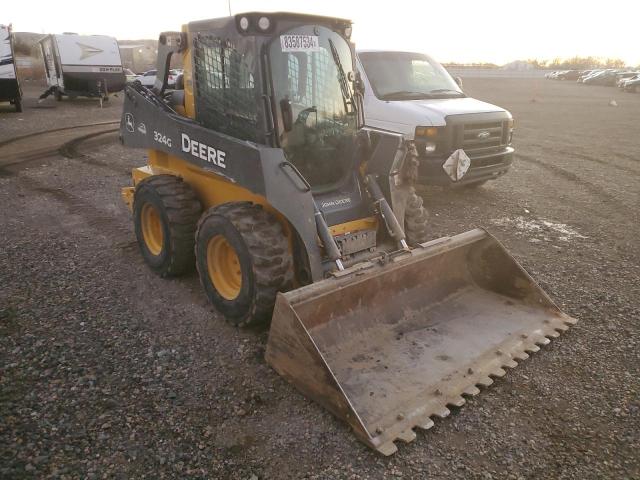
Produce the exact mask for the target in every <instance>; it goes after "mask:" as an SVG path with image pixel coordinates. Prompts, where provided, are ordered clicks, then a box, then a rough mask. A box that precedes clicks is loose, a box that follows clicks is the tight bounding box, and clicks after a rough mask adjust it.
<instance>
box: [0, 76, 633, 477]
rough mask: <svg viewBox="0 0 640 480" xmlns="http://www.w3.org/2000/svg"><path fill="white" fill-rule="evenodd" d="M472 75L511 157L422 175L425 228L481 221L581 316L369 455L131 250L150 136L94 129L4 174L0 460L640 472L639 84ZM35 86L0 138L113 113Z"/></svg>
mask: <svg viewBox="0 0 640 480" xmlns="http://www.w3.org/2000/svg"><path fill="white" fill-rule="evenodd" d="M465 87H466V90H467V92H468V93H469V94H470V95H472V96H476V97H477V98H480V99H483V100H487V101H489V102H494V103H497V104H499V105H501V106H504V107H506V108H508V109H509V110H510V111H511V112H512V113H513V115H514V117H515V119H516V135H515V146H516V149H517V155H516V158H515V162H514V165H513V168H512V169H511V171H510V172H509V173H508V174H507V175H506V176H504V177H502V178H500V179H499V180H497V181H495V182H493V183H489V184H487V185H486V186H484V187H482V188H479V189H477V190H465V191H451V190H443V189H437V188H434V189H424V190H422V191H421V193H422V194H423V196H424V198H425V204H426V205H427V206H428V207H429V210H430V212H431V220H432V229H433V237H434V238H436V237H439V236H442V235H447V234H453V233H459V232H462V231H466V230H469V229H471V228H473V227H477V226H483V227H486V228H487V229H488V230H489V231H490V232H492V233H493V234H494V235H496V236H497V237H498V238H499V239H500V240H501V241H503V242H504V243H505V244H506V246H507V248H508V249H509V250H510V252H511V253H512V254H513V255H514V256H515V257H516V258H517V259H518V260H519V261H520V262H521V263H522V264H523V265H524V266H525V268H527V269H528V271H529V272H530V273H531V274H532V276H533V277H534V278H536V280H538V282H539V283H540V284H541V285H542V287H543V288H544V289H545V290H546V291H547V292H548V293H549V294H550V295H551V296H552V297H553V298H554V299H555V300H556V302H557V303H558V304H559V305H560V306H561V308H563V309H564V310H565V311H566V312H567V313H569V314H570V315H572V316H574V317H576V318H578V319H579V320H580V322H579V323H578V325H576V326H575V327H573V328H572V329H571V330H569V332H567V333H565V334H564V335H562V336H561V337H560V338H558V339H556V340H554V341H552V342H551V344H550V345H548V346H546V347H543V348H542V349H541V351H540V352H539V353H536V354H534V355H532V357H531V358H530V359H528V360H526V361H524V362H522V363H521V364H520V366H519V367H518V368H516V369H514V370H511V371H509V372H508V373H507V375H506V376H505V377H503V378H502V379H500V380H497V381H496V382H495V383H494V385H492V386H491V387H489V388H487V389H486V390H484V391H483V392H482V393H481V394H480V395H478V396H477V397H474V398H473V399H470V400H469V401H468V402H467V404H466V405H465V406H463V407H462V408H460V409H457V410H455V411H454V412H453V413H452V415H451V416H450V417H448V418H446V419H443V420H440V421H437V422H436V425H435V427H434V428H432V429H431V430H428V431H426V432H422V431H419V432H418V438H417V439H416V440H415V441H414V442H413V443H411V444H408V445H400V446H399V451H398V452H397V453H396V454H395V455H394V456H392V457H389V458H385V457H381V456H379V455H377V454H376V453H374V452H372V451H370V450H368V449H367V448H366V447H365V446H364V445H362V444H361V443H359V442H358V441H357V440H356V439H355V437H354V436H353V435H352V434H351V433H350V432H349V430H348V428H347V427H346V426H345V425H344V424H342V423H341V422H339V421H338V420H336V419H335V418H334V417H332V416H331V415H330V414H329V413H327V412H326V411H324V410H323V409H322V408H321V407H319V406H318V405H316V404H314V403H312V402H311V401H309V400H307V399H306V398H305V397H303V396H302V395H300V394H299V393H298V392H297V391H296V390H295V389H293V387H291V386H290V385H289V384H287V383H286V382H285V381H284V380H283V379H282V378H280V377H279V376H278V375H277V374H276V373H275V372H273V371H272V370H271V369H270V367H269V366H268V365H267V364H266V363H265V361H264V346H265V343H266V333H265V332H255V331H244V330H238V329H236V328H234V327H232V326H229V325H228V324H226V323H225V322H224V320H223V319H222V318H221V317H220V315H218V314H216V313H215V311H214V310H213V309H212V307H210V306H209V304H208V303H207V300H206V298H205V296H204V294H203V293H202V292H201V290H200V286H199V284H198V281H197V278H196V276H195V275H190V276H188V277H186V278H181V279H176V280H162V279H160V278H158V277H157V276H155V275H154V274H152V273H151V272H150V271H149V270H148V269H147V268H146V267H145V265H144V264H143V262H142V259H141V256H140V255H139V253H138V251H137V246H136V243H135V237H134V234H133V229H132V224H131V219H130V215H129V212H128V210H127V209H126V208H125V206H124V204H123V202H122V201H121V199H120V187H122V186H126V185H129V183H130V179H129V173H128V172H129V171H130V169H131V167H133V166H137V165H140V164H142V163H144V152H142V151H132V150H125V149H124V148H123V147H121V146H120V145H119V144H118V143H117V142H116V136H115V135H113V134H110V135H105V136H102V137H95V138H93V139H91V140H89V141H88V142H86V143H84V144H82V145H81V146H79V147H78V148H79V149H80V153H81V154H83V155H80V156H76V158H65V157H62V156H58V155H49V156H48V157H44V158H38V159H37V160H32V161H30V162H26V163H24V164H15V165H13V166H12V167H8V168H6V169H4V170H3V171H2V174H1V175H0V205H1V208H0V226H1V228H0V285H1V288H0V477H3V478H220V479H227V478H229V479H242V480H250V479H254V480H255V479H285V478H287V479H288V478H295V479H298V478H310V479H311V478H313V479H361V478H362V479H364V478H367V479H380V478H407V479H426V478H478V479H491V478H496V479H497V478H512V479H520V478H571V479H573V478H575V479H585V478H628V479H631V478H640V455H638V452H639V451H640V398H639V394H640V368H639V367H640V334H639V328H640V305H639V299H640V242H639V241H638V237H639V235H640V227H639V226H638V225H639V220H640V218H639V213H638V212H639V208H640V137H639V134H640V95H634V94H625V93H621V92H619V91H617V90H616V89H613V88H606V87H588V86H580V85H577V84H575V83H574V82H552V81H546V80H542V79H539V80H538V79H497V78H496V79H465ZM28 93H29V95H31V98H29V99H28V100H27V102H26V107H27V108H26V111H25V113H23V114H20V115H18V114H14V113H10V109H9V108H8V107H7V108H4V107H1V106H0V142H1V141H2V140H6V139H7V138H11V137H13V136H16V135H22V134H25V133H28V132H34V131H38V130H43V129H47V128H55V127H60V126H65V125H76V124H81V123H89V122H98V121H106V120H112V119H118V117H119V113H120V112H119V106H120V105H121V103H120V99H113V101H112V102H110V104H109V106H108V107H106V108H105V109H102V110H100V109H99V108H97V103H96V102H92V101H81V100H77V101H74V102H68V101H63V102H62V103H58V104H56V102H55V101H53V100H48V101H47V102H48V105H51V107H49V108H34V106H35V101H34V100H33V96H35V95H36V93H35V92H28ZM37 93H40V92H39V91H38V92H37ZM612 99H615V100H616V102H617V104H618V106H617V107H613V106H609V101H610V100H612ZM34 141H37V140H34ZM2 149H3V147H1V146H0V163H2V155H3V152H2Z"/></svg>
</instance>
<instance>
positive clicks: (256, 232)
mask: <svg viewBox="0 0 640 480" xmlns="http://www.w3.org/2000/svg"><path fill="white" fill-rule="evenodd" d="M217 235H222V236H223V237H224V238H225V239H226V241H227V242H228V243H229V244H230V245H231V247H233V249H234V250H235V252H236V254H237V256H238V260H239V263H240V270H241V277H242V283H241V287H240V292H239V294H238V296H237V297H236V298H234V299H232V300H228V299H226V298H224V297H223V296H222V295H220V294H219V293H218V291H217V290H216V288H215V286H214V285H213V282H212V281H211V278H210V277H209V272H208V268H207V246H208V243H209V240H210V239H211V238H213V237H215V236H217ZM292 264H293V260H292V258H291V253H290V252H289V242H288V241H287V237H286V235H285V233H284V230H283V228H282V225H281V224H280V222H279V221H278V220H277V219H276V218H275V217H274V216H273V215H271V214H270V213H268V212H266V211H265V210H264V209H263V208H262V206H260V205H256V204H253V203H251V202H232V203H224V204H222V205H218V206H216V207H212V208H210V209H209V210H208V211H207V212H206V213H205V214H204V215H203V216H202V218H201V219H200V221H199V222H198V230H197V233H196V267H197V269H198V275H199V276H200V283H201V284H202V287H203V288H204V291H205V293H206V295H207V297H208V298H209V300H210V301H211V303H212V304H213V305H214V306H215V307H216V309H217V310H218V311H219V312H220V313H222V314H223V315H224V316H225V318H226V319H227V320H228V321H229V322H230V323H232V324H234V325H236V326H241V327H245V326H260V325H266V324H267V323H268V322H269V321H270V320H271V314H272V313H273V306H274V303H275V301H276V295H277V293H278V292H279V291H284V290H286V288H287V287H288V284H289V282H290V277H291V272H292Z"/></svg>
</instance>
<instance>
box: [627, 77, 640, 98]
mask: <svg viewBox="0 0 640 480" xmlns="http://www.w3.org/2000/svg"><path fill="white" fill-rule="evenodd" d="M624 91H625V92H633V93H640V74H639V75H636V76H635V77H634V78H633V79H629V80H627V81H626V83H625V84H624Z"/></svg>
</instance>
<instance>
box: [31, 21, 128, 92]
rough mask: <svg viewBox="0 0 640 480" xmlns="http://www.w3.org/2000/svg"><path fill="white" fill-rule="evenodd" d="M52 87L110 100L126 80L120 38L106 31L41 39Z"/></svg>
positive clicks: (56, 90) (45, 64)
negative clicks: (102, 33) (106, 33)
mask: <svg viewBox="0 0 640 480" xmlns="http://www.w3.org/2000/svg"><path fill="white" fill-rule="evenodd" d="M40 48H41V49H42V58H43V59H44V68H45V72H46V75H47V85H48V86H49V89H48V90H47V91H46V92H45V93H43V94H42V95H41V96H40V98H41V99H43V98H46V97H47V96H49V95H52V94H53V95H55V97H56V100H62V97H63V96H64V95H66V96H68V97H70V98H75V97H97V98H103V99H105V100H107V99H108V98H109V97H108V95H109V94H110V93H114V92H119V91H121V90H122V89H123V88H124V85H125V83H126V79H125V75H124V72H123V70H122V61H121V59H120V49H119V48H118V41H117V40H116V39H115V38H113V37H107V36H104V35H76V34H69V33H65V34H63V35H47V36H46V37H44V38H43V39H42V40H40Z"/></svg>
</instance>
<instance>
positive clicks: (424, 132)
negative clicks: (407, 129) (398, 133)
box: [416, 127, 438, 140]
mask: <svg viewBox="0 0 640 480" xmlns="http://www.w3.org/2000/svg"><path fill="white" fill-rule="evenodd" d="M426 138H431V139H433V140H435V139H436V138H438V127H416V140H419V139H426Z"/></svg>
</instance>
